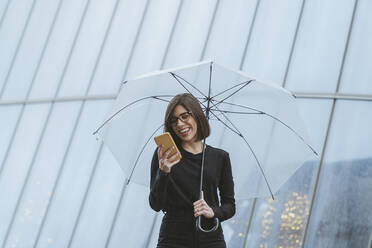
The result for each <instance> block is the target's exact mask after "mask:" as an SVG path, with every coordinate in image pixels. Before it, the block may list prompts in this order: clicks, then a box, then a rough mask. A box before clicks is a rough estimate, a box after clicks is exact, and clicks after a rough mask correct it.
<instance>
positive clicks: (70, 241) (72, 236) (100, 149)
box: [67, 0, 121, 247]
mask: <svg viewBox="0 0 372 248" xmlns="http://www.w3.org/2000/svg"><path fill="white" fill-rule="evenodd" d="M120 2H121V1H120V0H116V2H115V6H114V9H113V13H112V14H111V18H110V21H109V24H108V28H107V30H106V33H105V36H104V39H103V41H102V44H101V48H100V51H99V55H98V57H97V60H96V63H95V65H94V69H93V73H92V76H91V78H90V80H89V86H88V88H87V90H86V94H85V96H87V95H88V93H89V90H90V88H91V85H92V82H93V79H94V77H95V75H96V70H97V67H98V64H99V61H100V60H101V56H102V53H103V50H104V46H105V43H106V40H107V37H108V35H109V33H110V30H111V26H112V23H113V21H114V19H115V16H116V13H117V10H118V8H119V7H118V6H119V4H120ZM85 102H86V100H84V101H83V105H82V106H81V108H83V107H84V106H85ZM79 119H80V116H79V118H78V120H77V122H79ZM102 148H103V143H101V144H100V145H99V148H98V152H97V156H96V159H95V162H94V164H93V168H92V172H91V173H90V177H89V181H88V184H87V187H86V190H85V192H84V196H83V199H82V203H81V204H80V207H79V212H78V215H77V217H76V220H75V224H74V227H73V229H72V232H71V236H70V238H69V242H68V246H67V247H70V246H71V244H72V242H73V239H74V237H75V232H76V229H77V227H78V225H79V222H80V217H81V213H82V211H83V209H84V207H85V205H86V199H87V196H88V192H89V190H90V187H91V184H92V182H93V177H94V175H95V172H96V169H97V165H98V161H99V159H100V156H101V153H102Z"/></svg>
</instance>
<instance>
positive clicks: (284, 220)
mask: <svg viewBox="0 0 372 248" xmlns="http://www.w3.org/2000/svg"><path fill="white" fill-rule="evenodd" d="M371 11H372V4H371V3H370V1H369V0H342V1H339V0H331V1H321V0H283V1H277V0H232V1H230V0H205V1H198V0H138V1H131V0H108V1H99V0H77V1H76V0H51V1H47V0H22V1H21V0H2V1H0V247H4V248H5V247H27V248H28V247H57V248H58V247H79V248H80V247H92V248H94V247H155V245H156V242H157V237H158V232H159V226H160V222H161V217H162V213H155V212H154V211H152V210H151V209H150V207H149V205H148V202H147V201H148V200H147V199H148V189H147V188H144V187H142V186H138V185H129V186H126V184H125V175H124V174H123V172H122V170H121V169H120V167H119V166H118V165H117V163H116V161H115V160H114V158H113V157H112V155H111V154H110V152H109V151H108V150H107V149H106V148H105V147H104V146H102V144H101V143H100V142H98V141H96V139H95V138H94V137H93V136H92V135H91V133H92V131H94V129H95V127H97V126H98V125H99V123H101V121H102V120H103V119H104V117H105V116H106V113H107V110H108V109H109V108H110V106H111V104H112V101H113V99H114V97H115V95H116V94H117V93H118V90H119V88H120V85H121V83H122V82H123V81H124V80H125V79H126V78H131V77H134V76H137V75H139V74H142V73H145V72H149V71H153V70H159V69H162V68H169V67H175V66H179V65H184V64H188V63H194V62H198V61H200V60H203V59H213V60H215V61H216V62H217V63H220V64H222V65H224V66H227V67H230V68H232V69H240V70H243V71H245V72H246V73H247V74H249V75H251V76H252V77H257V78H259V79H261V80H264V81H270V82H273V83H275V84H277V85H281V86H285V87H286V88H288V89H290V90H293V91H295V92H302V93H304V97H306V95H308V97H307V98H308V99H299V100H298V103H299V106H300V109H301V114H302V115H303V118H304V120H305V123H306V125H307V127H308V130H309V134H310V136H311V137H312V141H313V144H314V145H315V147H316V148H317V149H318V151H319V154H320V156H319V158H318V160H316V161H312V162H310V163H309V164H308V165H307V166H304V167H303V168H302V169H300V170H299V171H297V172H296V174H295V176H294V177H293V178H292V179H291V180H290V181H288V182H287V183H286V185H284V186H283V188H282V190H281V191H280V193H279V195H278V197H277V199H276V200H275V201H272V200H270V199H259V200H249V201H242V202H237V206H238V212H237V214H236V215H235V217H234V218H232V219H231V220H228V221H226V222H225V223H223V227H224V233H225V238H226V241H227V243H228V247H239V248H240V247H337V248H339V247H367V245H368V242H370V236H371V233H372V224H371V223H372V220H371V218H372V210H371V209H372V208H371V206H370V201H369V199H370V198H371V197H372V195H371V192H372V190H371V187H372V186H371V181H372V180H371V179H372V173H371V171H372V153H371V151H370V149H369V147H370V145H371V144H370V140H372V133H371V132H370V128H369V127H370V126H371V125H372V120H371V118H370V116H371V113H370V112H371V111H370V109H371V106H370V105H371V104H370V103H371V101H372V96H371V89H372V88H371V84H370V82H371V80H372V75H371V70H370V66H369V64H370V63H369V62H370V60H371V59H370V58H371V51H372V47H371V42H370V41H371V37H372V32H371V29H370V26H371V23H372V16H371V15H370V13H371ZM313 93H316V94H318V95H316V94H315V95H313ZM334 93H342V94H344V95H347V97H349V98H350V99H349V100H338V99H337V98H336V96H335V95H332V94H334ZM310 94H311V95H310ZM324 94H331V95H326V96H325V97H326V99H319V96H322V97H324ZM355 94H363V97H364V99H365V100H363V101H362V100H358V99H360V95H355ZM72 97H73V98H74V99H72ZM30 101H31V102H30ZM32 101H36V102H33V103H32ZM142 121H145V120H142ZM340 153H342V154H340ZM360 213H363V215H359V214H360ZM340 216H342V218H340ZM325 234H326V235H325Z"/></svg>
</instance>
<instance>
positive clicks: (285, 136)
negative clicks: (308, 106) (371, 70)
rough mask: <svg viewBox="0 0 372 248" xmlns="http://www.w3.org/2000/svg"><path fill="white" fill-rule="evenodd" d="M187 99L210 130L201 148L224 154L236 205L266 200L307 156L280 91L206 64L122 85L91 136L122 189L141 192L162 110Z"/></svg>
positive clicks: (302, 133)
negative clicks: (123, 180)
mask: <svg viewBox="0 0 372 248" xmlns="http://www.w3.org/2000/svg"><path fill="white" fill-rule="evenodd" d="M180 93H191V94H193V95H194V96H195V97H196V98H197V99H198V100H199V102H200V104H201V106H202V108H203V110H204V111H205V113H206V115H207V117H208V119H209V123H210V126H211V135H210V137H208V139H207V142H206V143H208V144H209V145H211V146H215V147H218V148H222V149H224V150H226V151H228V152H229V154H230V159H231V165H232V171H233V177H234V183H235V193H236V198H237V199H249V198H253V197H266V196H272V195H273V194H274V193H275V192H277V191H278V190H279V188H280V186H281V185H283V184H284V183H285V182H286V181H287V180H288V179H289V178H290V177H291V175H293V174H294V172H295V171H296V170H297V169H298V168H299V167H300V166H301V165H302V164H303V163H304V162H305V161H306V160H307V159H309V156H311V155H312V154H314V153H315V154H316V152H315V150H314V149H313V148H312V147H311V145H310V142H309V138H308V135H307V132H306V129H305V126H304V123H303V121H302V119H301V117H300V114H299V112H298V109H297V106H296V100H295V98H294V96H293V95H292V94H291V93H290V92H289V91H287V90H285V89H283V88H281V87H278V86H275V85H271V84H267V83H263V82H259V81H257V80H255V79H253V78H250V77H248V76H246V75H244V73H243V72H239V71H233V70H230V69H227V68H224V67H222V66H220V65H218V64H216V63H214V62H212V61H206V62H201V63H197V64H193V65H189V66H185V67H181V68H174V69H170V70H163V71H158V72H154V73H151V74H146V75H143V76H140V77H138V78H135V79H132V80H128V81H125V82H124V83H123V85H122V87H121V90H120V93H119V95H118V97H117V99H116V101H115V102H114V105H113V107H112V109H111V111H110V113H109V114H108V117H107V119H106V121H104V122H103V124H102V125H101V126H100V127H99V128H98V129H97V130H96V131H95V132H94V133H95V134H97V135H98V136H100V137H101V138H102V139H103V141H104V143H105V144H106V145H107V146H108V148H109V149H110V151H111V152H112V154H113V155H114V156H115V158H116V159H117V161H118V163H119V164H120V166H121V167H122V168H123V170H124V172H125V176H126V177H127V178H128V182H129V181H131V182H135V183H139V184H143V185H149V182H150V162H151V158H152V155H153V153H154V150H155V148H156V145H155V143H154V142H153V140H152V139H153V137H154V136H156V135H159V134H161V133H162V132H163V124H164V115H165V111H166V108H167V105H168V102H169V101H170V100H171V99H172V98H173V97H174V96H175V95H177V94H180Z"/></svg>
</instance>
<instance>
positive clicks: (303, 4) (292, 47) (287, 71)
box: [282, 0, 306, 88]
mask: <svg viewBox="0 0 372 248" xmlns="http://www.w3.org/2000/svg"><path fill="white" fill-rule="evenodd" d="M305 2H306V0H303V1H302V5H301V10H300V14H299V16H298V21H297V26H296V31H295V33H294V36H293V42H292V46H291V51H290V52H289V57H288V61H287V66H286V68H285V73H284V78H283V82H282V87H283V88H285V86H286V84H287V78H288V73H289V68H290V66H291V62H292V58H293V53H294V49H295V47H296V42H297V37H298V30H299V29H300V25H301V21H302V16H303V13H304V9H305Z"/></svg>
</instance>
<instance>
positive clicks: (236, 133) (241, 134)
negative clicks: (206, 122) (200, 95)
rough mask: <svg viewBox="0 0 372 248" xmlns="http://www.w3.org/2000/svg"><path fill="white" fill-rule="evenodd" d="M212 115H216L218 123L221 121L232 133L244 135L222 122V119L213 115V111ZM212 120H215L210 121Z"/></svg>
mask: <svg viewBox="0 0 372 248" xmlns="http://www.w3.org/2000/svg"><path fill="white" fill-rule="evenodd" d="M210 113H211V114H212V115H214V117H216V119H217V120H218V121H220V122H221V123H222V124H223V125H224V126H226V127H227V128H228V129H230V130H231V131H232V132H234V133H236V134H237V135H239V136H241V135H242V134H241V133H240V132H239V131H237V130H234V129H232V127H230V126H229V125H227V124H226V123H225V122H224V121H222V120H221V119H220V118H219V117H218V116H217V115H216V114H215V113H213V111H210ZM210 120H213V119H210Z"/></svg>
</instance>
